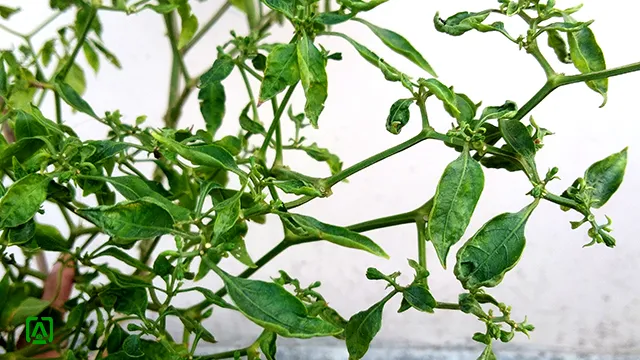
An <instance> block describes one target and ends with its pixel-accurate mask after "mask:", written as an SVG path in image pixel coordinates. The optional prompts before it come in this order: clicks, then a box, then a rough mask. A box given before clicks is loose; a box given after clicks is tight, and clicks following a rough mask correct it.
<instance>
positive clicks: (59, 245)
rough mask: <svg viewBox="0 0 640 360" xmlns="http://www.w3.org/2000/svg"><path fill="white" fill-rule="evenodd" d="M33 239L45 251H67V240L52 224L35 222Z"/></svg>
mask: <svg viewBox="0 0 640 360" xmlns="http://www.w3.org/2000/svg"><path fill="white" fill-rule="evenodd" d="M34 240H35V241H36V244H38V247H40V248H41V249H42V250H46V251H58V252H62V251H68V250H69V245H70V244H69V242H67V239H65V238H64V237H63V236H62V234H60V231H58V229H57V228H56V227H54V226H51V225H45V224H36V229H35V234H34Z"/></svg>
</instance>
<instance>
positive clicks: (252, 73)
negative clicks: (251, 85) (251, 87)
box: [238, 62, 264, 81]
mask: <svg viewBox="0 0 640 360" xmlns="http://www.w3.org/2000/svg"><path fill="white" fill-rule="evenodd" d="M238 66H239V67H241V68H243V69H244V70H246V71H247V72H248V73H249V74H251V76H253V77H254V78H256V79H258V80H259V81H262V80H264V78H263V77H262V75H260V74H258V73H257V72H256V71H255V70H253V69H252V68H250V67H249V66H247V64H245V63H244V62H240V63H238Z"/></svg>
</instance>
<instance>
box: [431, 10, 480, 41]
mask: <svg viewBox="0 0 640 360" xmlns="http://www.w3.org/2000/svg"><path fill="white" fill-rule="evenodd" d="M488 16H489V13H488V12H486V13H484V12H482V13H473V12H468V11H463V12H459V13H457V14H455V15H452V16H450V17H449V18H447V19H446V20H442V19H441V18H440V14H439V13H436V15H435V17H434V18H433V23H434V25H435V27H436V30H438V31H439V32H441V33H445V34H449V35H452V36H460V35H462V34H464V33H466V32H467V31H469V30H473V29H475V28H476V27H477V25H478V24H481V23H482V22H483V21H484V20H485V19H486V18H487V17H488Z"/></svg>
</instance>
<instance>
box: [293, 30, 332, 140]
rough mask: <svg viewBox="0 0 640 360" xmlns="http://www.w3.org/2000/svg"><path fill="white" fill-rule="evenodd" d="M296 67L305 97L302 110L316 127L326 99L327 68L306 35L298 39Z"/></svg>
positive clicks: (318, 51)
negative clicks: (305, 101) (298, 70)
mask: <svg viewBox="0 0 640 360" xmlns="http://www.w3.org/2000/svg"><path fill="white" fill-rule="evenodd" d="M297 53H298V68H299V69H300V79H301V80H302V87H303V88H304V93H305V96H306V98H307V103H306V105H305V107H304V112H305V115H306V116H307V118H309V120H310V121H311V124H312V125H313V126H314V127H316V128H317V127H318V118H319V117H320V114H321V113H322V110H323V109H324V102H325V101H326V100H327V91H328V89H327V87H328V83H327V70H326V61H325V59H324V57H323V56H322V54H321V53H320V50H318V48H316V47H315V45H314V44H313V41H312V40H311V39H310V38H309V37H307V36H306V35H305V36H303V37H302V39H300V40H298V46H297Z"/></svg>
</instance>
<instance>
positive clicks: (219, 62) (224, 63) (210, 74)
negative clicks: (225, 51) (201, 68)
mask: <svg viewBox="0 0 640 360" xmlns="http://www.w3.org/2000/svg"><path fill="white" fill-rule="evenodd" d="M234 66H235V63H234V62H233V58H232V57H231V56H228V55H224V56H222V57H219V58H217V59H216V61H214V62H213V65H212V66H211V69H209V70H207V72H206V73H204V74H202V76H200V87H201V88H203V87H206V86H207V85H209V84H210V83H212V82H221V81H222V80H224V79H226V78H227V77H229V75H230V74H231V72H232V71H233V67H234Z"/></svg>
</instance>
